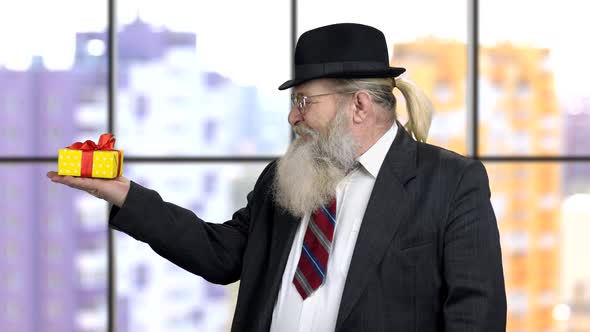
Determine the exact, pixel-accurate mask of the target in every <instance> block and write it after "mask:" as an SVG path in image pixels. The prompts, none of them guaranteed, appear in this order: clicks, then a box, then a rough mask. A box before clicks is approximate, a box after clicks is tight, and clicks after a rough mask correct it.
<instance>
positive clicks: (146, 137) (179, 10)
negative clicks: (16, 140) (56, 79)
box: [116, 0, 291, 156]
mask: <svg viewBox="0 0 590 332" xmlns="http://www.w3.org/2000/svg"><path fill="white" fill-rule="evenodd" d="M289 9H290V1H288V0H280V1H272V0H255V1H247V2H240V1H213V2H207V3H206V4H205V3H201V2H190V1H178V0H176V1H167V2H157V1H149V2H139V1H138V2H135V1H121V2H118V7H117V11H118V14H119V16H118V19H119V29H118V31H119V33H118V38H119V49H118V77H119V79H118V82H119V83H118V84H119V86H118V90H117V91H118V95H117V97H118V112H117V114H116V118H117V121H116V124H117V134H118V137H119V138H121V142H125V144H126V145H125V146H122V148H123V149H124V150H125V151H126V152H127V154H128V155H142V156H148V155H177V156H185V155H201V156H202V155H278V154H280V153H282V152H283V151H284V150H285V149H286V146H287V144H288V143H289V140H290V134H291V131H290V128H289V125H288V122H287V113H288V111H289V96H288V94H286V93H280V92H279V91H278V90H277V88H278V86H279V85H280V84H281V83H282V82H283V81H285V80H286V79H288V76H289V73H290V68H291V66H290V57H289V55H290V53H291V52H290V50H291V38H290V36H291V30H290V27H291V23H290V13H289ZM260 13H272V14H271V15H265V16H264V19H259V18H260V17H261V16H260ZM271 27H272V28H271ZM162 137H166V138H167V140H165V141H163V140H162Z"/></svg>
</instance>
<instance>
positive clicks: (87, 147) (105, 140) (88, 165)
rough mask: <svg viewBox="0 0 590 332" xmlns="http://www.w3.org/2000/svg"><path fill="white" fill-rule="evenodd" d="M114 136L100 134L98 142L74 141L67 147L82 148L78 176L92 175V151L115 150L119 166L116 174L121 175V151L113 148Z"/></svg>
mask: <svg viewBox="0 0 590 332" xmlns="http://www.w3.org/2000/svg"><path fill="white" fill-rule="evenodd" d="M114 147H115V137H114V136H113V134H108V133H107V134H102V135H100V138H99V139H98V144H96V143H94V142H93V141H91V140H86V142H84V143H82V142H76V143H74V144H72V145H70V146H69V147H68V148H69V149H72V150H82V167H81V169H80V176H82V177H92V163H93V158H92V156H93V154H94V151H117V152H118V154H119V168H118V170H117V176H119V175H121V164H122V163H121V151H119V150H115V149H114Z"/></svg>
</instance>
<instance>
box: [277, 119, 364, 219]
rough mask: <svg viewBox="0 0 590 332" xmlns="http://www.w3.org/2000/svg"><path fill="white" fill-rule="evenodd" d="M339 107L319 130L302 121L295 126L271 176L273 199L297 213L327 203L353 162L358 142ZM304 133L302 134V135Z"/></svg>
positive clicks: (314, 208)
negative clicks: (273, 175) (283, 153)
mask: <svg viewBox="0 0 590 332" xmlns="http://www.w3.org/2000/svg"><path fill="white" fill-rule="evenodd" d="M346 120H347V117H346V112H345V111H344V109H339V110H338V111H337V114H336V116H335V118H334V119H333V120H332V122H331V123H330V124H329V126H328V129H327V131H326V134H321V133H319V132H317V131H315V130H313V129H311V128H309V127H307V126H305V125H303V124H299V125H297V126H296V127H294V131H295V133H296V134H297V138H296V139H295V140H294V141H293V142H292V143H291V145H290V146H289V149H288V150H287V152H286V153H285V155H284V156H283V157H282V158H281V159H280V160H279V161H278V166H277V172H276V176H275V179H274V185H273V193H274V199H275V202H276V203H277V204H278V205H279V206H281V207H282V208H284V209H286V210H287V211H289V212H290V213H291V214H293V215H294V216H297V217H303V216H304V215H305V214H306V213H308V212H312V211H315V210H316V209H318V208H319V207H321V206H322V205H325V204H327V203H328V202H329V201H330V200H331V199H332V198H333V197H334V195H335V193H336V186H337V185H338V183H339V182H340V181H341V180H342V179H343V178H344V177H345V176H346V174H347V172H348V171H350V170H351V169H352V168H354V167H355V166H356V163H357V162H356V160H355V154H356V151H357V147H358V144H357V142H356V140H355V139H354V137H353V136H352V134H351V132H350V130H349V129H348V126H347V121H346ZM305 135H306V136H307V137H304V136H305Z"/></svg>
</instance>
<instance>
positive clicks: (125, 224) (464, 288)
mask: <svg viewBox="0 0 590 332" xmlns="http://www.w3.org/2000/svg"><path fill="white" fill-rule="evenodd" d="M398 126H399V129H398V133H397V136H396V138H395V140H394V142H393V144H392V145H391V148H390V150H389V152H388V153H387V156H386V158H385V160H384V162H383V165H382V166H381V169H380V171H379V174H378V176H377V179H376V182H375V186H374V189H373V192H372V193H371V197H370V200H369V203H368V205H367V209H366V212H365V216H364V219H363V222H362V225H361V229H360V231H359V235H358V239H357V242H356V247H355V249H354V253H353V256H352V260H351V263H350V268H349V272H348V276H347V279H346V284H345V287H344V291H343V294H342V300H341V304H340V308H339V312H338V318H337V323H336V330H337V331H404V332H406V331H420V332H424V331H481V332H495V331H505V326H506V295H505V290H504V278H503V272H502V260H501V254H500V244H499V236H498V227H497V224H496V219H495V216H494V212H493V210H492V206H491V204H490V199H489V198H490V190H489V184H488V178H487V174H486V171H485V168H484V167H483V165H482V163H481V162H479V161H476V160H471V159H467V158H464V157H462V156H460V155H458V154H455V153H453V152H450V151H447V150H444V149H442V148H439V147H435V146H432V145H428V144H423V143H419V142H416V141H414V140H413V139H412V138H411V137H410V136H409V134H408V133H407V132H406V131H405V130H404V129H403V126H401V124H399V123H398ZM275 168H276V164H275V162H272V163H270V164H269V165H268V166H267V167H266V169H265V170H264V171H263V172H262V174H261V175H260V177H259V179H258V181H257V183H256V185H255V186H254V189H253V190H252V192H250V194H248V203H247V205H246V207H244V208H242V209H240V210H239V211H237V212H236V213H235V214H234V215H233V217H232V219H231V220H229V221H227V222H225V223H223V224H217V223H208V222H205V221H203V220H201V219H200V218H199V217H197V216H196V215H195V214H194V213H193V212H191V211H189V210H186V209H184V208H181V207H179V206H176V205H174V204H171V203H167V202H165V201H163V200H162V198H161V197H160V195H158V193H157V192H155V191H153V190H149V189H146V188H144V187H142V186H140V185H138V184H136V183H135V182H132V183H131V188H130V191H129V194H128V196H127V199H126V200H125V203H124V204H123V206H122V207H121V208H120V209H119V208H117V207H113V208H112V210H111V214H110V218H109V222H110V225H111V226H112V227H113V228H115V229H117V230H120V231H123V232H125V233H127V234H129V235H131V236H132V237H134V238H135V239H137V240H140V241H144V242H146V243H148V244H149V245H150V246H151V247H152V248H153V249H154V250H155V251H156V252H157V253H158V254H160V255H161V256H163V257H165V258H166V259H168V260H170V261H172V262H173V263H175V264H177V265H179V266H180V267H182V268H184V269H186V270H188V271H190V272H192V273H195V274H197V275H200V276H202V277H203V278H205V279H206V280H208V281H210V282H213V283H218V284H228V283H231V282H234V281H237V280H240V288H239V294H238V300H237V306H236V311H235V314H234V319H233V323H232V331H268V330H269V327H270V323H271V318H272V312H273V308H274V304H275V301H276V298H277V294H278V291H279V288H280V283H281V278H282V275H283V271H284V269H285V265H286V262H287V257H288V255H289V251H290V249H291V245H292V243H293V239H294V236H295V233H296V230H297V225H298V223H299V220H298V219H297V218H294V217H293V216H291V215H290V214H288V213H286V212H285V211H284V210H282V209H280V208H278V207H277V206H276V205H275V203H274V202H273V199H272V196H271V191H270V188H271V184H272V181H273V177H274V175H275Z"/></svg>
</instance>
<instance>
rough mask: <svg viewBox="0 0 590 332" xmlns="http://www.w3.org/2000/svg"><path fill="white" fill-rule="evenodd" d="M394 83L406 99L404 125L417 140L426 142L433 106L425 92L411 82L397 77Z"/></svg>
mask: <svg viewBox="0 0 590 332" xmlns="http://www.w3.org/2000/svg"><path fill="white" fill-rule="evenodd" d="M395 85H396V87H397V88H398V89H399V91H401V93H402V95H403V96H404V99H405V100H406V108H407V110H408V122H407V123H406V125H405V127H406V129H407V130H408V132H410V133H411V134H413V135H414V137H415V138H416V140H417V141H420V142H426V139H427V138H428V131H429V130H430V124H431V123H432V113H433V112H434V108H433V106H432V103H431V102H430V100H429V99H428V97H427V96H426V94H425V93H424V92H423V91H422V90H421V89H419V88H418V87H417V86H416V85H414V84H413V83H412V82H410V81H408V80H405V79H401V78H397V79H396V80H395Z"/></svg>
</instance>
